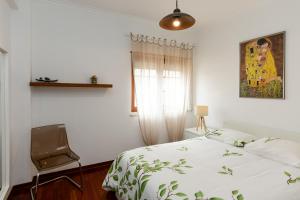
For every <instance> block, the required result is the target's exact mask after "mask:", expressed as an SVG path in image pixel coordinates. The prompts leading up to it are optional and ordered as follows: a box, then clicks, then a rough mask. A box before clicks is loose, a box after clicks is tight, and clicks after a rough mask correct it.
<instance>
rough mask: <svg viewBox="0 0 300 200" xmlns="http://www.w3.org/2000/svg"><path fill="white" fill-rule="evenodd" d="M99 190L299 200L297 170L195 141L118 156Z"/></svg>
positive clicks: (126, 195) (123, 195)
mask: <svg viewBox="0 0 300 200" xmlns="http://www.w3.org/2000/svg"><path fill="white" fill-rule="evenodd" d="M102 187H103V188H104V189H105V190H107V191H114V192H115V193H116V196H117V198H118V199H120V200H130V199H131V200H139V199H142V200H188V199H189V200H300V169H299V168H296V167H293V166H290V165H286V164H282V163H280V162H277V161H273V160H270V159H266V158H263V157H261V156H258V155H255V154H251V153H249V152H247V151H246V150H245V149H243V148H238V147H235V146H232V145H230V144H226V143H223V142H220V141H216V140H213V139H208V138H206V137H198V138H194V139H189V140H185V141H180V142H175V143H168V144H161V145H155V146H149V147H142V148H137V149H133V150H130V151H126V152H124V153H122V154H120V155H119V156H118V157H117V158H116V160H115V161H114V162H113V164H112V166H111V168H110V169H109V172H108V174H107V176H106V178H105V180H104V182H103V185H102Z"/></svg>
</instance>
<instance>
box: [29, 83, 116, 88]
mask: <svg viewBox="0 0 300 200" xmlns="http://www.w3.org/2000/svg"><path fill="white" fill-rule="evenodd" d="M29 85H30V86H31V87H68V88H112V87H113V85H112V84H91V83H49V82H48V83H47V82H30V83H29Z"/></svg>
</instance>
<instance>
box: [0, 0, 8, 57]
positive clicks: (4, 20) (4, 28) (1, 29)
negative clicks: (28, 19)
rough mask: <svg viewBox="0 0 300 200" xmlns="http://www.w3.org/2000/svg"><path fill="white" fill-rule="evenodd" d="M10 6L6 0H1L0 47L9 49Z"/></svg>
mask: <svg viewBox="0 0 300 200" xmlns="http://www.w3.org/2000/svg"><path fill="white" fill-rule="evenodd" d="M9 15H10V8H9V6H8V4H7V2H6V1H5V0H0V48H2V49H5V50H6V51H8V50H9V23H10V19H9Z"/></svg>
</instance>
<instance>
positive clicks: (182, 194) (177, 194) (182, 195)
mask: <svg viewBox="0 0 300 200" xmlns="http://www.w3.org/2000/svg"><path fill="white" fill-rule="evenodd" d="M175 195H176V196H178V197H185V196H187V195H186V194H184V193H182V192H178V193H176V194H175Z"/></svg>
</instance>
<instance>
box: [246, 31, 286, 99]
mask: <svg viewBox="0 0 300 200" xmlns="http://www.w3.org/2000/svg"><path fill="white" fill-rule="evenodd" d="M284 57H285V32H281V33H276V34H273V35H268V36H264V37H260V38H256V39H253V40H249V41H245V42H241V43H240V97H254V98H277V99H284V67H285V66H284V59H285V58H284Z"/></svg>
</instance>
